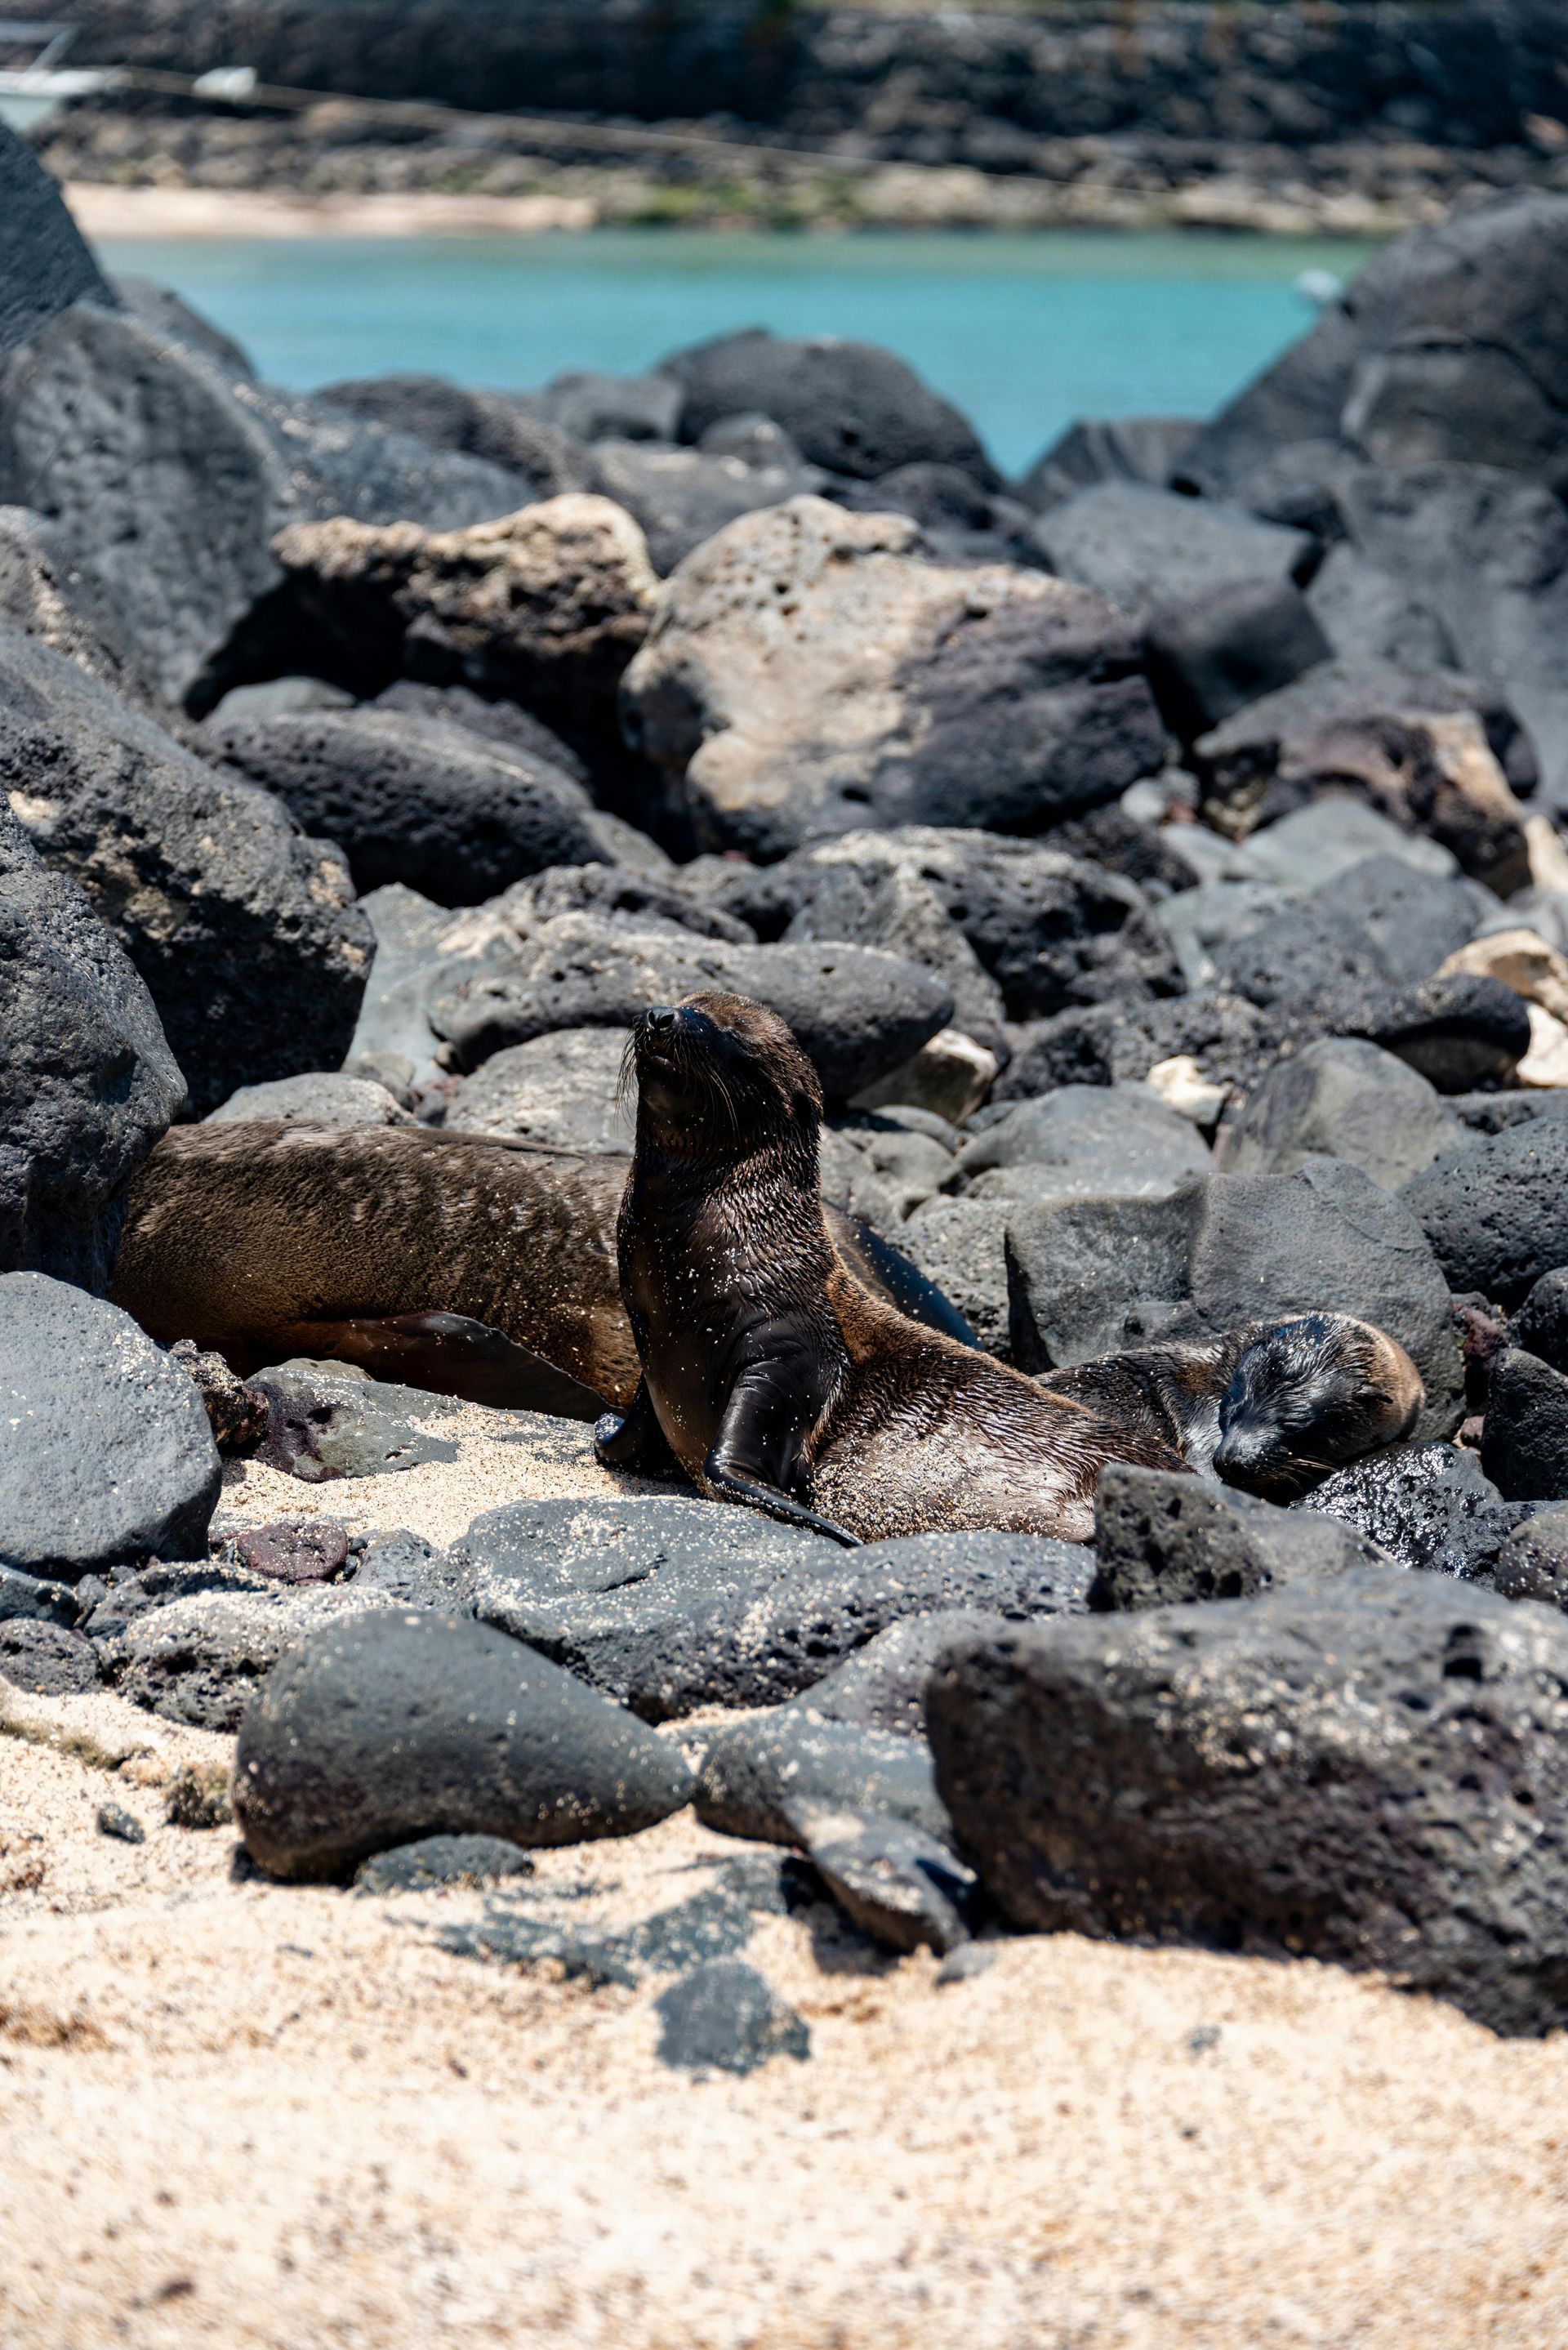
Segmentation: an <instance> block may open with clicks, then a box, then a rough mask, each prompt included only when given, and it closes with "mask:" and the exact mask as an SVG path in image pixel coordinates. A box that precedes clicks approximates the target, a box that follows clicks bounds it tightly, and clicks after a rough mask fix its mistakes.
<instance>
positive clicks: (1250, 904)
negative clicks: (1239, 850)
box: [1156, 880, 1293, 988]
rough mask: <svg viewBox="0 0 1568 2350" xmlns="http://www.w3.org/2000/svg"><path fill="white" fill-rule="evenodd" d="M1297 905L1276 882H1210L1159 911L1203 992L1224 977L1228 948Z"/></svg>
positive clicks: (1185, 971) (1184, 967)
mask: <svg viewBox="0 0 1568 2350" xmlns="http://www.w3.org/2000/svg"><path fill="white" fill-rule="evenodd" d="M1292 902H1293V901H1292V899H1291V897H1290V896H1289V894H1288V893H1287V892H1286V891H1285V890H1284V889H1282V887H1281V886H1280V884H1279V883H1278V882H1277V881H1247V880H1237V881H1205V882H1202V883H1201V884H1200V885H1199V888H1197V889H1183V890H1181V891H1179V893H1178V894H1177V895H1176V896H1175V897H1173V898H1167V899H1163V900H1162V901H1161V903H1160V904H1159V905H1158V907H1157V908H1156V913H1157V916H1158V921H1159V926H1160V928H1161V930H1162V931H1164V932H1165V934H1166V936H1167V938H1168V940H1169V941H1170V943H1171V945H1172V946H1173V947H1174V948H1175V950H1176V956H1177V960H1178V962H1179V963H1180V965H1181V973H1182V977H1183V978H1184V979H1185V980H1186V982H1187V984H1188V986H1189V988H1202V987H1208V986H1209V985H1210V983H1212V982H1213V981H1215V980H1217V979H1218V978H1219V976H1220V954H1221V953H1222V951H1223V950H1224V949H1226V948H1227V947H1229V946H1231V945H1232V944H1233V943H1234V942H1235V941H1238V940H1241V939H1246V938H1251V936H1252V934H1253V932H1254V931H1261V930H1262V929H1263V928H1264V927H1265V926H1266V925H1267V924H1268V922H1269V921H1270V920H1272V917H1273V916H1274V915H1275V914H1278V913H1282V912H1283V910H1284V909H1285V908H1286V907H1287V906H1288V905H1290V904H1291V903H1292Z"/></svg>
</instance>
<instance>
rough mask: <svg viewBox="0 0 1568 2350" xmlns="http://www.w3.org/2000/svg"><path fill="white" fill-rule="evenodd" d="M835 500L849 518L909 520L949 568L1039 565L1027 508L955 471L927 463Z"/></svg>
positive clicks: (840, 493)
mask: <svg viewBox="0 0 1568 2350" xmlns="http://www.w3.org/2000/svg"><path fill="white" fill-rule="evenodd" d="M820 480H821V477H820V476H819V477H818V484H819V485H820ZM799 486H800V487H802V488H805V487H807V486H810V485H809V484H805V483H802V484H799ZM834 494H835V498H836V503H837V504H840V505H842V506H844V507H845V508H846V510H847V511H848V512H849V513H850V514H902V515H909V519H910V521H911V522H916V523H919V526H920V529H921V532H922V533H923V535H924V536H925V538H926V541H927V543H928V545H929V546H930V547H931V549H932V551H933V552H934V553H935V554H937V555H938V556H940V557H941V558H942V560H943V561H944V562H947V563H1023V564H1038V563H1039V562H1040V555H1039V550H1038V549H1037V548H1036V547H1035V546H1034V545H1033V541H1032V539H1031V537H1030V524H1031V521H1032V519H1033V518H1032V516H1031V515H1030V512H1029V509H1028V507H1027V506H1024V505H1021V504H1019V503H1018V501H1017V500H1016V499H1014V498H1008V497H994V496H992V493H991V492H990V491H989V490H987V489H986V488H985V487H984V486H983V485H982V484H981V483H980V482H978V481H977V480H976V479H975V476H974V475H973V474H972V473H965V472H964V471H963V469H962V467H961V466H959V465H937V464H933V463H930V462H929V460H926V461H923V462H922V463H919V464H914V465H900V466H898V468H897V470H896V471H895V472H893V473H884V474H883V475H882V478H881V479H880V481H877V482H855V483H851V484H847V485H846V486H843V487H838V488H836V490H835V493H834Z"/></svg>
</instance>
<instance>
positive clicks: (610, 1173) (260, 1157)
mask: <svg viewBox="0 0 1568 2350" xmlns="http://www.w3.org/2000/svg"><path fill="white" fill-rule="evenodd" d="M626 1177H627V1161H626V1159H624V1158H620V1157H614V1158H611V1157H606V1158H597V1157H589V1156H587V1155H582V1154H578V1153H576V1152H573V1151H563V1150H551V1149H545V1148H543V1147H541V1146H539V1145H537V1144H532V1143H526V1142H513V1141H508V1140H504V1139H498V1138H495V1137H493V1136H488V1135H473V1134H444V1133H441V1132H439V1131H436V1130H432V1129H431V1128H425V1127H412V1126H400V1127H348V1128H335V1127H310V1126H286V1125H284V1124H283V1123H281V1122H280V1121H278V1120H276V1119H257V1120H254V1121H251V1120H234V1121H233V1122H229V1123H220V1124H216V1125H202V1126H186V1127H177V1128H174V1129H173V1130H172V1131H171V1132H170V1133H169V1134H167V1135H165V1136H164V1138H163V1139H162V1141H161V1143H160V1144H159V1145H158V1148H157V1149H156V1150H154V1151H153V1153H152V1155H151V1158H150V1159H148V1161H147V1162H146V1164H145V1165H144V1166H143V1167H142V1168H141V1169H140V1171H139V1173H138V1174H137V1176H136V1178H135V1180H134V1183H133V1185H132V1188H131V1194H130V1210H129V1212H128V1215H127V1218H126V1224H125V1232H124V1235H123V1237H122V1239H121V1242H120V1249H119V1263H118V1266H117V1269H116V1274H115V1284H114V1299H115V1303H116V1304H117V1305H122V1306H124V1307H125V1309H126V1311H127V1312H128V1313H130V1314H131V1315H134V1316H135V1317H136V1319H137V1321H139V1322H140V1324H141V1326H142V1327H143V1329H145V1330H147V1331H149V1332H150V1333H151V1336H153V1337H155V1338H158V1339H161V1340H162V1341H163V1342H164V1343H165V1344H170V1343H172V1342H173V1341H175V1340H177V1339H182V1338H188V1339H193V1340H194V1341H195V1343H196V1345H197V1347H202V1348H208V1349H212V1350H213V1351H215V1352H216V1353H218V1354H220V1355H222V1356H223V1357H224V1359H225V1360H226V1361H227V1362H228V1364H229V1365H230V1367H232V1368H233V1369H234V1370H235V1371H237V1372H239V1373H240V1375H241V1376H242V1377H244V1376H247V1375H248V1374H250V1373H251V1372H253V1371H256V1370H259V1369H260V1368H261V1367H263V1366H264V1365H265V1364H268V1363H275V1362H278V1361H280V1360H282V1359H283V1358H284V1357H286V1356H289V1355H306V1356H310V1357H328V1358H332V1359H336V1360H339V1361H345V1362H351V1363H358V1364H359V1365H360V1366H361V1367H363V1368H364V1369H366V1370H368V1371H369V1372H371V1373H373V1374H374V1375H376V1376H377V1377H379V1378H389V1379H398V1380H400V1381H402V1382H403V1383H404V1384H405V1385H407V1386H410V1387H421V1388H433V1389H435V1390H436V1391H437V1392H439V1393H442V1394H449V1395H459V1396H463V1397H466V1398H468V1399H470V1400H471V1401H473V1402H476V1403H488V1404H498V1405H504V1406H510V1407H512V1408H513V1409H524V1410H532V1411H548V1412H556V1413H559V1414H561V1415H563V1416H566V1417H568V1418H572V1419H597V1417H598V1416H599V1414H600V1413H601V1412H602V1411H603V1410H604V1409H605V1406H606V1405H607V1404H626V1403H628V1402H629V1401H630V1399H631V1397H632V1394H633V1392H634V1390H635V1388H636V1387H637V1382H638V1376H639V1367H638V1359H637V1350H636V1347H634V1345H633V1343H632V1336H631V1331H630V1328H629V1326H628V1322H627V1317H626V1315H625V1312H624V1310H623V1308H622V1305H621V1301H620V1292H619V1287H618V1279H617V1272H616V1240H615V1228H616V1213H617V1211H618V1207H619V1205H620V1198H621V1193H622V1191H624V1190H625V1187H626ZM828 1212H829V1222H830V1225H831V1228H832V1231H833V1233H834V1239H835V1243H836V1247H837V1248H838V1250H839V1252H840V1253H841V1254H842V1256H843V1258H844V1261H845V1262H846V1263H847V1264H849V1265H851V1266H852V1267H853V1268H854V1271H855V1273H856V1274H857V1276H858V1277H859V1279H860V1280H861V1281H863V1282H864V1283H866V1284H867V1285H868V1286H869V1287H870V1288H871V1289H873V1291H876V1292H878V1293H879V1294H881V1295H883V1296H885V1297H886V1298H887V1299H888V1300H889V1301H896V1302H897V1304H898V1305H899V1306H901V1307H902V1308H903V1309H904V1310H905V1311H906V1312H909V1313H911V1314H914V1315H929V1317H930V1318H931V1320H932V1321H933V1322H934V1323H935V1324H936V1325H937V1326H939V1327H940V1328H944V1329H948V1330H950V1331H951V1332H953V1333H954V1334H964V1335H967V1329H966V1325H965V1324H964V1323H963V1322H962V1320H961V1317H960V1316H959V1315H957V1313H956V1312H955V1311H954V1309H953V1308H952V1306H951V1305H949V1303H948V1301H947V1300H946V1299H945V1298H944V1297H942V1296H941V1295H940V1292H939V1291H937V1290H936V1289H934V1288H933V1287H932V1285H931V1284H930V1283H929V1282H928V1281H927V1280H926V1279H925V1278H924V1276H923V1275H922V1274H919V1273H918V1272H917V1271H916V1269H915V1267H914V1266H913V1265H912V1264H910V1263H909V1260H908V1259H907V1258H905V1257H903V1256H901V1255H900V1254H899V1253H898V1251H897V1250H896V1249H893V1248H890V1247H889V1246H888V1243H886V1242H884V1241H881V1240H880V1239H878V1237H877V1235H876V1234H875V1233H873V1232H869V1231H868V1230H867V1228H866V1227H865V1226H863V1225H860V1224H857V1223H856V1222H854V1221H853V1220H852V1219H851V1218H850V1217H848V1216H844V1215H840V1214H839V1213H838V1212H837V1211H836V1210H830V1211H828ZM970 1343H971V1344H972V1343H973V1342H972V1337H971V1340H970Z"/></svg>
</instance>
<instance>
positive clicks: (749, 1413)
mask: <svg viewBox="0 0 1568 2350" xmlns="http://www.w3.org/2000/svg"><path fill="white" fill-rule="evenodd" d="M789 1371H790V1363H789V1355H788V1350H787V1348H785V1349H784V1350H782V1351H781V1354H780V1356H779V1357H775V1358H772V1359H769V1360H767V1361H764V1362H761V1363H753V1365H752V1366H751V1367H750V1369H749V1370H747V1371H744V1372H742V1375H741V1377H740V1378H738V1379H737V1380H736V1381H735V1384H734V1386H733V1387H732V1388H731V1390H730V1399H729V1401H728V1403H727V1404H726V1405H725V1407H724V1418H723V1420H722V1424H721V1426H720V1430H719V1433H718V1435H717V1436H716V1437H715V1439H714V1440H713V1443H712V1446H711V1449H710V1451H709V1454H708V1458H707V1459H706V1461H703V1463H702V1476H703V1479H704V1482H706V1483H708V1484H709V1485H711V1487H712V1489H713V1491H714V1492H716V1493H718V1494H721V1495H722V1497H723V1498H724V1500H726V1501H730V1502H739V1503H742V1504H743V1505H744V1506H745V1507H746V1508H747V1509H752V1510H763V1511H764V1512H765V1513H766V1514H767V1515H768V1516H769V1517H770V1518H781V1519H782V1520H783V1521H784V1523H785V1524H786V1525H791V1526H808V1527H809V1528H810V1529H811V1531H812V1533H813V1534H827V1535H828V1536H830V1538H831V1539H832V1540H833V1541H834V1542H836V1543H842V1544H844V1546H845V1548H846V1550H857V1549H858V1548H859V1546H860V1537H859V1535H858V1534H850V1533H848V1532H847V1531H846V1529H845V1528H844V1527H843V1526H836V1525H835V1524H834V1523H833V1522H832V1520H831V1519H830V1518H821V1517H818V1515H817V1513H816V1512H815V1510H811V1509H807V1507H806V1505H805V1503H804V1502H797V1501H796V1500H795V1498H794V1494H793V1493H789V1492H785V1490H784V1481H785V1480H786V1479H787V1480H788V1481H789V1482H790V1483H792V1484H793V1483H794V1481H795V1479H796V1477H797V1476H799V1475H800V1473H801V1469H802V1466H803V1459H804V1445H803V1441H802V1431H801V1430H800V1428H799V1426H798V1424H797V1423H798V1416H799V1415H798V1410H797V1403H796V1397H795V1393H794V1385H793V1383H792V1381H791V1378H790V1377H789Z"/></svg>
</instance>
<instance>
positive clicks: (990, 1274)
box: [898, 1199, 1015, 1362]
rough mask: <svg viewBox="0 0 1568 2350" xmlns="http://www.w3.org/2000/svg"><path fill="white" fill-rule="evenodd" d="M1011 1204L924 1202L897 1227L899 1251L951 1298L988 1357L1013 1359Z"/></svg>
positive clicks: (968, 1200) (1002, 1201) (1004, 1202)
mask: <svg viewBox="0 0 1568 2350" xmlns="http://www.w3.org/2000/svg"><path fill="white" fill-rule="evenodd" d="M1014 1212H1015V1207H1014V1202H1013V1201H1011V1200H1008V1199H1001V1200H992V1199H985V1200H975V1199H961V1200H928V1201H924V1202H923V1203H922V1204H921V1205H920V1206H919V1207H918V1208H916V1209H914V1210H913V1211H912V1212H911V1214H910V1215H909V1220H908V1222H905V1223H903V1224H901V1225H900V1226H899V1228H898V1246H899V1247H900V1248H901V1249H902V1250H903V1252H904V1253H905V1255H906V1256H908V1257H909V1258H911V1259H912V1260H913V1262H914V1263H916V1264H917V1265H918V1266H919V1269H920V1271H921V1272H922V1273H923V1274H925V1276H926V1279H927V1280H928V1281H931V1282H934V1283H935V1284H936V1285H937V1287H938V1288H939V1289H940V1291H941V1293H942V1295H943V1296H944V1297H950V1298H951V1300H952V1302H953V1304H954V1305H956V1306H957V1307H958V1310H959V1312H960V1313H961V1315H963V1317H964V1320H965V1321H966V1322H967V1323H968V1324H969V1326H970V1327H971V1330H972V1331H973V1332H974V1335H975V1336H976V1337H977V1338H978V1339H979V1341H980V1343H981V1346H982V1347H984V1348H985V1349H986V1351H987V1353H988V1354H992V1355H1000V1356H1001V1357H1002V1361H1003V1362H1010V1361H1011V1360H1012V1332H1011V1329H1010V1327H1009V1315H1008V1291H1007V1256H1006V1250H1005V1238H1006V1232H1007V1227H1008V1223H1009V1222H1010V1220H1011V1218H1012V1215H1013V1214H1014Z"/></svg>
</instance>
